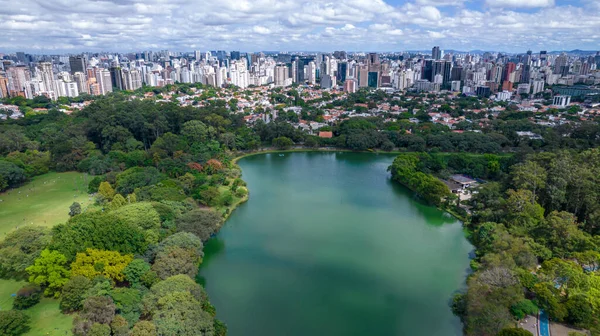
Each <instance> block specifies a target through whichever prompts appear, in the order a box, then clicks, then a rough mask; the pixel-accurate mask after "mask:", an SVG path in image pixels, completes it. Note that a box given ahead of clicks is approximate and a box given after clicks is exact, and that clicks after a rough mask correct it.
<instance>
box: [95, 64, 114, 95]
mask: <svg viewBox="0 0 600 336" xmlns="http://www.w3.org/2000/svg"><path fill="white" fill-rule="evenodd" d="M110 77H111V76H110V71H108V70H106V69H102V70H100V71H97V72H96V82H97V83H98V85H99V89H100V94H102V95H105V94H107V93H109V92H112V88H113V86H112V80H111V78H110Z"/></svg>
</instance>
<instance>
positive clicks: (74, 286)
mask: <svg viewBox="0 0 600 336" xmlns="http://www.w3.org/2000/svg"><path fill="white" fill-rule="evenodd" d="M90 288H92V281H91V280H90V279H88V278H86V277H84V276H82V275H76V276H74V277H72V278H71V279H69V281H68V282H67V283H66V284H65V285H64V286H63V289H62V293H61V296H60V310H62V311H63V312H64V313H70V312H74V311H78V310H80V309H81V308H83V300H84V299H85V294H86V292H87V291H88V290H89V289H90Z"/></svg>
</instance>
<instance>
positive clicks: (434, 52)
mask: <svg viewBox="0 0 600 336" xmlns="http://www.w3.org/2000/svg"><path fill="white" fill-rule="evenodd" d="M431 58H433V59H434V60H436V61H437V60H439V59H441V58H442V50H441V49H440V47H439V46H435V47H433V48H432V49H431Z"/></svg>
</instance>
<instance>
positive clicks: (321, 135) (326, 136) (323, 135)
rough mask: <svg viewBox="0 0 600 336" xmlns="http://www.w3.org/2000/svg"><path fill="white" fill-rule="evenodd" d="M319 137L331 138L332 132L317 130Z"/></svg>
mask: <svg viewBox="0 0 600 336" xmlns="http://www.w3.org/2000/svg"><path fill="white" fill-rule="evenodd" d="M319 138H328V139H329V138H333V132H325V131H321V132H319Z"/></svg>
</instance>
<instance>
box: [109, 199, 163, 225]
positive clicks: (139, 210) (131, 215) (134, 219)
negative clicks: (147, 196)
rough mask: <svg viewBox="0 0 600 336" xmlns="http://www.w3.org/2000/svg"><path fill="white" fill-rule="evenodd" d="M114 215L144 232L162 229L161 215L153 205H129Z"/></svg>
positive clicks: (138, 203) (142, 203) (141, 203)
mask: <svg viewBox="0 0 600 336" xmlns="http://www.w3.org/2000/svg"><path fill="white" fill-rule="evenodd" d="M113 214H114V215H116V216H117V217H118V218H120V219H121V220H123V221H124V222H125V223H127V224H130V225H132V226H136V227H138V228H140V229H142V230H151V229H158V228H160V215H159V214H158V212H157V211H156V209H155V207H154V206H153V205H152V203H148V202H137V203H132V204H127V205H125V206H123V207H121V208H119V209H118V210H115V211H113Z"/></svg>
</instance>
